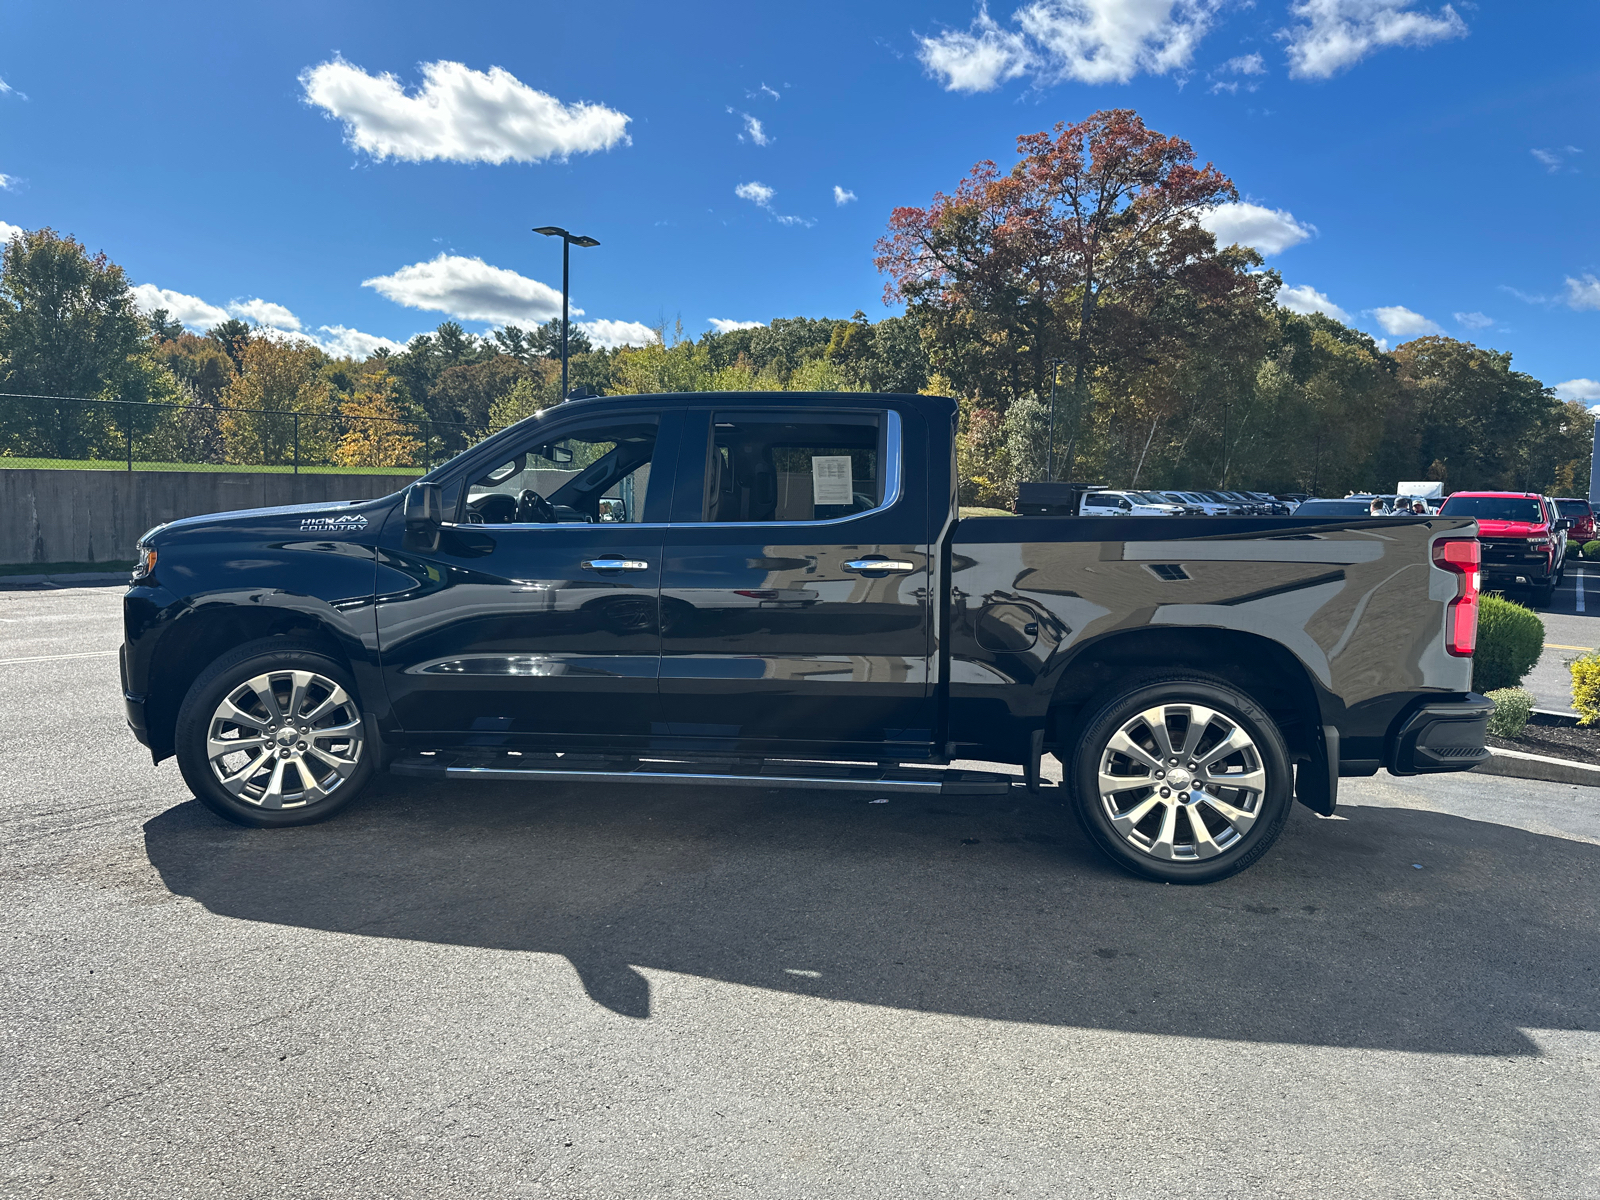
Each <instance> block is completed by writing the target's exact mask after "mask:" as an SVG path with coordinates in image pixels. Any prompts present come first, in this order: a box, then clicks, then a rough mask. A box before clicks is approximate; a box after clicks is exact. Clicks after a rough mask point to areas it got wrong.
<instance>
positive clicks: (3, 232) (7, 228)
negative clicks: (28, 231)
mask: <svg viewBox="0 0 1600 1200" xmlns="http://www.w3.org/2000/svg"><path fill="white" fill-rule="evenodd" d="M22 232H23V230H22V226H20V225H7V224H6V223H5V222H4V221H0V245H4V244H5V243H6V242H9V241H10V240H11V239H12V238H14V237H19V236H21V234H22Z"/></svg>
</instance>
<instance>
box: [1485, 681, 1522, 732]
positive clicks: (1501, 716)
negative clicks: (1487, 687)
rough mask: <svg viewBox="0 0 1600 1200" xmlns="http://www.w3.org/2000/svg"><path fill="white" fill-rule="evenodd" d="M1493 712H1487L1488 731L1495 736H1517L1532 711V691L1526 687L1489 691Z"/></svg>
mask: <svg viewBox="0 0 1600 1200" xmlns="http://www.w3.org/2000/svg"><path fill="white" fill-rule="evenodd" d="M1489 699H1491V700H1493V701H1494V712H1492V713H1490V714H1489V732H1490V733H1492V734H1493V735H1494V736H1495V737H1502V738H1519V737H1521V736H1522V729H1523V726H1525V725H1526V724H1527V723H1528V717H1529V716H1530V715H1532V713H1533V693H1532V692H1530V691H1528V689H1527V688H1518V687H1517V688H1498V689H1497V690H1495V691H1492V692H1490V693H1489Z"/></svg>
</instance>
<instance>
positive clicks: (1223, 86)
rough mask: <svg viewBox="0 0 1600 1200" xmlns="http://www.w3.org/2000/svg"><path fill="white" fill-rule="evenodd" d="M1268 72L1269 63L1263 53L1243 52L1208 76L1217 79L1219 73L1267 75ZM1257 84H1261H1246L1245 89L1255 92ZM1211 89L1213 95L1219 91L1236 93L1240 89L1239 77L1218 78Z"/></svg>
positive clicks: (1230, 93)
mask: <svg viewBox="0 0 1600 1200" xmlns="http://www.w3.org/2000/svg"><path fill="white" fill-rule="evenodd" d="M1266 73H1267V64H1266V61H1265V60H1264V59H1263V58H1262V57H1261V55H1259V54H1241V55H1238V56H1237V57H1235V58H1230V59H1229V60H1228V61H1227V62H1225V63H1223V64H1222V65H1221V66H1220V67H1218V68H1217V69H1216V70H1215V71H1212V72H1210V73H1209V74H1207V76H1206V78H1207V79H1217V76H1218V75H1265V74H1266ZM1257 86H1259V85H1257V84H1254V83H1251V84H1246V85H1245V90H1246V91H1248V92H1253V91H1255V90H1256V88H1257ZM1210 91H1211V94H1212V95H1213V96H1214V95H1216V94H1217V93H1218V92H1227V93H1228V94H1229V95H1235V94H1237V93H1238V91H1239V81H1238V80H1237V79H1227V80H1223V79H1217V82H1215V83H1213V84H1212V85H1211V88H1210Z"/></svg>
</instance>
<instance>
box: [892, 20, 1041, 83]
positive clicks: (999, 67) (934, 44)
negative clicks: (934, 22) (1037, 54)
mask: <svg viewBox="0 0 1600 1200" xmlns="http://www.w3.org/2000/svg"><path fill="white" fill-rule="evenodd" d="M917 41H918V43H919V46H918V49H917V57H918V58H919V59H921V60H922V65H923V67H924V68H925V69H926V70H927V72H928V74H930V75H932V76H934V77H935V78H936V79H938V80H939V81H940V82H941V83H942V84H944V89H945V91H947V92H990V91H993V90H994V89H995V88H997V87H999V86H1000V85H1001V84H1002V83H1004V82H1005V81H1006V80H1008V79H1015V78H1016V77H1017V76H1019V75H1023V74H1026V73H1027V71H1028V68H1029V67H1030V66H1032V65H1033V54H1032V52H1031V51H1030V50H1029V49H1028V42H1027V39H1026V38H1024V37H1023V36H1022V35H1021V34H1020V33H1012V32H1011V31H1010V30H1006V29H1001V28H1000V26H999V25H997V24H995V21H994V18H993V17H991V16H990V15H989V10H988V8H987V7H984V8H980V9H979V10H978V15H977V18H976V19H975V20H974V21H973V22H972V27H971V28H970V29H968V30H966V31H965V32H963V31H961V30H959V29H947V30H945V32H943V33H941V34H939V36H938V37H931V38H928V37H919V38H918V39H917Z"/></svg>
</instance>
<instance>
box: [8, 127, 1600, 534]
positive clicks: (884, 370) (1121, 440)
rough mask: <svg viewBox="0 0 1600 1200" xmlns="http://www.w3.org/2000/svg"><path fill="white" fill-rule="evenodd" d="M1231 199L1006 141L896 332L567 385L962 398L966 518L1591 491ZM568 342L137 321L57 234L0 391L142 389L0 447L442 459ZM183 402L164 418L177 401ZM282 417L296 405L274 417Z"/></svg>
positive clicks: (28, 242)
mask: <svg viewBox="0 0 1600 1200" xmlns="http://www.w3.org/2000/svg"><path fill="white" fill-rule="evenodd" d="M1236 197H1237V192H1236V190H1235V188H1234V186H1233V184H1232V182H1231V181H1230V180H1229V179H1228V178H1227V177H1226V176H1225V175H1223V174H1222V173H1221V172H1220V171H1219V170H1217V169H1216V168H1215V167H1214V166H1212V165H1211V164H1205V165H1204V166H1197V165H1196V163H1195V155H1194V153H1193V150H1192V149H1191V148H1190V147H1189V145H1188V144H1187V143H1186V142H1184V141H1183V140H1182V139H1179V138H1174V137H1168V136H1166V135H1163V134H1160V133H1157V132H1155V131H1153V130H1150V129H1148V128H1147V127H1146V126H1145V125H1144V124H1143V122H1142V121H1141V120H1140V119H1139V117H1138V116H1137V114H1136V113H1133V112H1132V111H1129V110H1112V111H1107V112H1099V113H1095V114H1093V115H1092V116H1090V117H1089V118H1087V119H1086V120H1084V121H1081V122H1078V123H1076V124H1073V125H1066V124H1061V125H1057V126H1056V127H1055V128H1054V129H1053V130H1052V131H1050V132H1048V133H1038V134H1030V135H1027V136H1024V137H1022V138H1020V139H1018V147H1017V160H1016V162H1015V163H1014V164H1013V165H1012V166H1011V167H1010V168H1009V169H1007V170H1002V169H1001V168H1000V167H999V166H998V165H996V164H995V163H993V162H982V163H979V164H977V165H976V166H975V167H974V168H973V170H972V171H971V172H970V173H969V174H968V175H967V176H966V177H965V178H964V179H962V180H960V181H959V182H958V183H957V185H956V187H955V189H954V190H953V192H952V193H950V194H948V195H946V194H943V193H940V194H937V195H935V196H934V197H933V199H932V201H931V202H930V203H929V204H928V205H927V206H926V207H922V208H917V207H906V208H899V209H896V210H895V211H894V212H893V214H892V215H891V218H890V221H889V225H888V229H887V232H886V233H885V236H884V237H883V239H882V240H881V241H880V242H879V245H878V248H877V258H876V262H877V265H878V267H879V269H880V270H881V271H882V272H883V273H884V274H885V276H886V277H887V281H888V282H887V287H886V296H885V298H886V300H888V301H891V302H898V303H903V304H904V306H905V309H904V315H901V316H891V317H887V318H884V319H882V320H879V321H869V320H868V319H867V317H866V315H865V314H864V313H862V312H860V311H858V312H856V313H855V314H854V315H853V316H852V317H851V318H849V319H833V318H811V317H794V318H786V319H778V320H774V321H772V322H771V323H770V324H768V325H764V326H760V327H756V328H749V329H737V330H732V331H729V332H726V333H717V332H711V333H706V334H704V335H702V336H700V337H699V338H691V337H687V336H685V335H684V333H683V330H682V328H681V326H679V327H676V328H673V329H666V328H663V329H661V330H659V331H658V334H659V337H658V340H657V341H656V342H655V343H653V344H651V345H647V346H642V347H621V348H616V349H603V348H599V347H596V346H593V345H592V344H590V342H589V341H588V339H587V338H586V337H585V335H584V334H583V332H582V331H581V330H578V329H576V328H574V329H573V330H572V331H571V334H570V351H571V355H570V375H571V383H572V385H573V388H574V392H575V393H581V394H629V393H648V392H682V391H769V390H770V391H784V390H791V391H821V392H828V391H881V392H927V393H934V394H942V395H949V396H953V397H955V398H956V399H957V400H958V401H959V403H960V413H961V415H960V426H959V432H958V445H957V460H958V470H959V474H960V478H961V496H962V500H963V502H964V503H967V504H976V505H991V506H998V507H1009V506H1010V505H1011V503H1012V502H1013V500H1014V499H1015V495H1016V486H1017V483H1018V482H1019V481H1025V480H1033V479H1044V478H1046V477H1053V478H1058V479H1065V478H1072V479H1077V480H1084V481H1090V482H1096V483H1106V484H1108V485H1111V486H1118V487H1130V488H1149V489H1158V488H1184V489H1187V488H1246V489H1250V490H1261V491H1272V492H1290V491H1301V492H1308V493H1311V494H1320V495H1343V494H1345V492H1347V491H1351V490H1371V491H1388V490H1390V489H1392V488H1393V486H1394V484H1395V482H1396V481H1398V480H1401V479H1434V480H1439V481H1440V482H1442V483H1443V484H1444V486H1445V488H1446V490H1447V491H1448V490H1455V489H1460V488H1514V489H1517V490H1529V491H1547V492H1552V493H1557V494H1583V492H1584V490H1585V488H1586V486H1587V473H1588V464H1589V454H1590V448H1591V444H1592V437H1593V425H1594V421H1593V417H1592V416H1591V415H1590V414H1589V412H1588V411H1587V409H1586V408H1585V407H1584V406H1583V405H1581V404H1578V403H1576V402H1567V403H1563V402H1561V401H1560V400H1559V399H1557V398H1556V397H1555V396H1554V394H1553V393H1552V392H1551V390H1550V389H1549V388H1547V387H1545V386H1544V385H1543V384H1542V383H1541V382H1540V381H1539V380H1537V379H1534V378H1533V377H1531V376H1529V375H1527V374H1525V373H1523V372H1519V371H1516V370H1514V369H1513V368H1512V365H1511V356H1510V354H1509V353H1504V352H1499V351H1495V350H1491V349H1484V348H1480V347H1478V346H1475V345H1472V344H1471V343H1468V342H1465V341H1461V340H1458V339H1454V338H1448V337H1443V336H1427V337H1421V338H1417V339H1414V340H1412V341H1408V342H1405V343H1403V344H1401V345H1399V346H1396V347H1394V348H1393V349H1385V348H1383V347H1380V345H1379V344H1378V343H1377V342H1376V341H1374V339H1372V338H1371V337H1369V336H1368V335H1366V334H1365V333H1362V332H1360V331H1359V330H1356V329H1353V328H1350V327H1349V326H1347V325H1344V324H1342V323H1341V322H1339V321H1336V320H1334V319H1332V318H1330V317H1327V316H1324V315H1321V314H1316V313H1313V314H1310V315H1306V314H1301V313H1298V312H1293V311H1290V310H1289V309H1287V308H1284V307H1283V306H1281V305H1279V304H1278V303H1277V302H1276V296H1277V293H1278V290H1279V288H1280V286H1281V279H1280V278H1279V276H1278V275H1277V274H1276V273H1275V272H1273V271H1271V270H1267V269H1265V268H1264V264H1263V261H1262V259H1261V257H1260V256H1259V255H1258V254H1257V253H1256V252H1255V251H1253V250H1251V249H1249V248H1247V247H1242V246H1218V245H1217V244H1216V240H1215V238H1214V237H1213V236H1212V235H1211V234H1210V233H1209V232H1208V231H1207V230H1206V229H1205V228H1203V226H1202V224H1201V218H1202V217H1203V216H1204V214H1205V213H1206V212H1207V211H1208V210H1209V209H1210V208H1212V207H1214V206H1215V205H1218V204H1221V203H1226V202H1228V201H1230V200H1233V199H1235V198H1236ZM559 354H560V325H559V322H557V321H550V322H548V323H546V324H544V325H541V326H539V327H537V328H534V329H526V330H525V329H521V328H518V327H517V326H514V325H508V326H506V327H504V328H500V329H496V330H493V331H491V332H490V333H487V334H484V335H475V334H473V333H470V332H468V331H467V330H465V329H463V328H462V327H461V326H460V325H459V324H457V323H456V322H454V321H446V322H444V323H443V324H441V325H440V326H439V327H438V328H437V329H436V330H435V331H434V332H432V333H429V334H421V335H418V336H417V337H415V338H413V339H412V340H411V341H410V343H409V344H408V345H407V346H406V347H405V349H404V350H402V351H399V352H390V351H388V350H387V349H380V350H378V351H377V352H376V353H374V354H373V355H371V356H370V357H368V358H366V359H364V360H355V359H351V358H336V357H333V356H331V355H329V354H328V353H327V352H326V351H325V350H324V349H322V348H321V347H319V346H318V345H316V344H315V343H313V342H311V341H309V340H307V339H303V338H296V337H294V336H292V335H285V334H282V333H279V332H276V331H272V330H267V329H262V328H260V327H252V326H249V325H247V324H246V323H244V322H242V321H239V320H236V319H235V320H229V321H226V322H224V323H222V324H220V325H218V326H217V327H215V328H213V329H211V330H209V331H208V332H207V333H205V334H203V335H201V334H195V333H191V332H188V331H186V330H185V329H183V327H182V326H181V325H179V324H178V323H177V322H175V321H173V320H172V319H171V317H170V315H169V314H167V313H165V312H160V311H157V312H154V313H151V314H148V315H144V314H141V313H139V312H138V311H137V309H136V308H135V305H134V302H133V296H132V293H131V290H130V285H129V281H128V279H127V278H126V275H125V274H124V272H123V271H122V269H121V268H120V267H118V266H117V265H116V264H115V263H112V262H111V261H110V260H109V259H108V258H107V257H106V255H105V254H103V253H100V254H95V255H91V254H90V253H89V252H88V251H87V250H86V248H85V247H84V246H83V245H82V244H81V243H79V242H77V241H76V240H74V239H72V238H70V237H63V236H61V235H59V234H57V233H55V232H54V231H52V230H50V229H41V230H37V231H32V232H24V233H22V234H20V235H18V236H16V237H13V238H12V239H11V241H10V242H9V243H8V244H7V245H6V247H5V250H4V258H3V266H0V392H8V393H30V394H35V395H44V396H88V397H104V398H116V399H121V400H131V401H135V402H137V404H138V405H142V406H145V407H144V408H141V409H140V410H139V412H138V419H137V421H134V420H132V419H131V418H129V417H128V416H127V411H128V410H127V408H126V407H123V408H118V409H117V410H115V411H113V410H112V409H110V408H104V407H103V408H101V409H98V410H97V409H95V408H93V406H87V407H83V408H80V409H71V408H70V407H67V408H62V407H54V408H51V409H49V410H48V411H47V410H46V409H45V408H43V407H41V406H40V405H39V404H37V403H34V404H33V406H32V407H29V406H28V404H25V403H23V402H20V401H0V457H4V456H10V457H14V458H29V457H41V456H47V457H51V458H56V459H65V460H72V459H80V458H86V457H115V456H116V455H117V454H118V453H119V452H120V451H119V447H126V446H127V444H128V441H127V440H128V439H130V438H131V439H133V440H134V442H135V444H136V446H137V449H138V457H139V458H140V459H150V460H153V461H173V462H187V461H201V462H231V463H240V464H252V463H281V462H284V461H286V460H287V455H288V453H289V446H288V439H289V438H290V437H291V436H292V437H294V438H295V450H294V452H295V453H296V454H297V455H299V456H302V459H303V461H308V462H309V461H315V462H328V463H334V464H339V465H345V466H351V467H355V466H366V467H383V466H417V465H425V464H427V463H432V462H437V461H439V460H440V459H442V458H444V457H447V456H448V455H449V454H451V453H455V452H457V451H459V450H460V449H461V448H463V447H464V446H465V445H467V444H470V443H471V441H473V440H476V438H478V437H481V436H482V435H483V434H484V433H487V432H489V431H491V430H493V429H497V428H501V427H503V426H505V425H509V424H511V423H513V422H515V421H518V420H521V419H523V418H524V417H527V416H529V415H531V414H533V413H535V412H538V411H540V410H542V409H544V408H547V407H549V406H550V405H552V404H555V403H557V402H559V400H560V399H561V397H560V395H559V390H560V367H559V362H558V359H559ZM168 406H170V407H168ZM262 410H270V411H271V412H273V413H277V414H288V415H287V416H269V415H264V414H263V411H262Z"/></svg>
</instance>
